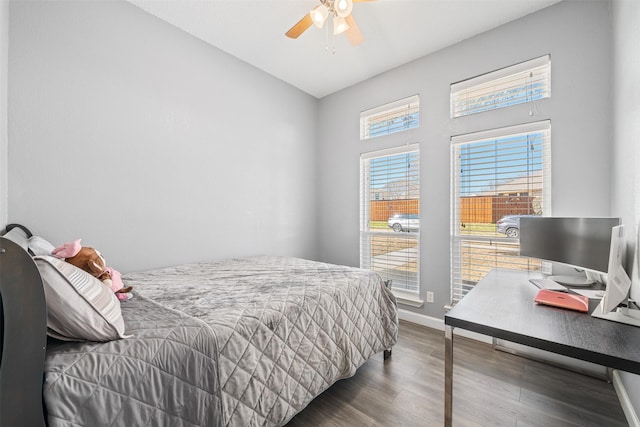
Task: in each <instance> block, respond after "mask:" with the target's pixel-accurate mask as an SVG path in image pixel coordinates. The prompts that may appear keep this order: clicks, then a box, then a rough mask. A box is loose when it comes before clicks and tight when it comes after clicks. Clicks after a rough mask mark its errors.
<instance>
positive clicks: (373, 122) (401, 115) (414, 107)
mask: <svg viewBox="0 0 640 427" xmlns="http://www.w3.org/2000/svg"><path fill="white" fill-rule="evenodd" d="M398 121H400V122H402V123H401V124H398V123H397V122H398ZM372 127H377V128H378V129H377V131H375V132H373V133H372V132H371V129H372ZM417 127H420V95H413V96H409V97H407V98H403V99H400V100H397V101H394V102H389V103H387V104H384V105H381V106H379V107H375V108H371V109H369V110H365V111H362V112H361V113H360V140H362V141H363V140H365V139H370V138H376V137H378V136H383V135H389V134H392V133H396V132H402V131H406V130H409V129H415V128H417Z"/></svg>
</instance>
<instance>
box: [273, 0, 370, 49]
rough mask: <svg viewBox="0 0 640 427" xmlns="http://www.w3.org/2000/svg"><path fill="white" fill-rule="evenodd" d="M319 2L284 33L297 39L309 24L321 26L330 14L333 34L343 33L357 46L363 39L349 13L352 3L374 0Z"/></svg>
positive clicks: (327, 0)
mask: <svg viewBox="0 0 640 427" xmlns="http://www.w3.org/2000/svg"><path fill="white" fill-rule="evenodd" d="M319 1H320V4H319V5H318V6H316V7H314V8H313V9H311V11H310V12H309V13H307V14H306V15H304V16H303V17H302V19H301V20H299V21H298V22H297V23H296V24H295V25H294V26H293V27H291V29H290V30H289V31H287V32H286V33H285V35H286V36H287V37H290V38H292V39H297V38H298V37H299V36H300V34H302V33H304V32H305V31H306V30H307V29H308V28H309V27H310V26H311V24H314V25H315V26H316V27H318V28H322V26H323V25H324V23H325V22H326V21H327V20H328V18H329V17H330V16H332V17H333V19H332V23H333V34H334V35H337V34H342V33H345V34H346V36H347V38H348V39H349V42H350V43H351V44H352V45H354V46H357V45H359V44H360V43H362V42H363V41H364V37H363V36H362V33H361V32H360V29H359V28H358V24H356V20H355V19H354V18H353V16H352V15H351V10H352V9H353V3H360V2H366V1H374V0H319Z"/></svg>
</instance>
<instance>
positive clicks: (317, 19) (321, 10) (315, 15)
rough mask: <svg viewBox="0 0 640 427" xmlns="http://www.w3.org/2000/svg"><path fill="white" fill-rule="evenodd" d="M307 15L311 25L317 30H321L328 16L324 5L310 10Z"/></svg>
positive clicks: (327, 10)
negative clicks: (311, 22)
mask: <svg viewBox="0 0 640 427" xmlns="http://www.w3.org/2000/svg"><path fill="white" fill-rule="evenodd" d="M309 15H311V20H312V21H313V24H314V25H315V26H316V27H318V28H322V26H323V25H324V23H325V21H326V20H327V17H328V16H329V9H327V6H325V5H324V4H321V5H319V6H316V7H314V8H313V9H311V12H309Z"/></svg>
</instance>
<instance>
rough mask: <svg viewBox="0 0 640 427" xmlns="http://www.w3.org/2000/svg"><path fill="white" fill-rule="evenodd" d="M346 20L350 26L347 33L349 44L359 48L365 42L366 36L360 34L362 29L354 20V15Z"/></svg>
mask: <svg viewBox="0 0 640 427" xmlns="http://www.w3.org/2000/svg"><path fill="white" fill-rule="evenodd" d="M344 20H345V21H347V25H348V26H349V29H348V30H347V31H345V34H346V35H347V38H348V39H349V42H350V43H351V45H352V46H358V45H359V44H360V43H362V42H363V41H364V36H363V35H362V33H361V32H360V28H358V24H356V20H355V19H354V18H353V15H349V16H347V17H346V18H344Z"/></svg>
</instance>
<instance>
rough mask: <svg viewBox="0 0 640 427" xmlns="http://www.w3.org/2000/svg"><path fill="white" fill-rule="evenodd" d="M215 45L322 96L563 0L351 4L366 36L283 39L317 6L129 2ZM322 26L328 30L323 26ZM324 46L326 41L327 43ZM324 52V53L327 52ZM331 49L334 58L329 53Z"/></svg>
mask: <svg viewBox="0 0 640 427" xmlns="http://www.w3.org/2000/svg"><path fill="white" fill-rule="evenodd" d="M129 1H130V2H131V3H133V4H135V5H137V6H138V7H140V8H142V9H143V10H145V11H147V12H149V13H151V14H153V15H155V16H157V17H159V18H161V19H162V20H164V21H166V22H169V23H171V24H173V25H175V26H177V27H179V28H182V29H183V30H184V31H186V32H188V33H190V34H192V35H194V36H196V37H198V38H200V39H202V40H204V41H206V42H208V43H210V44H211V45H213V46H216V47H217V48H219V49H221V50H223V51H225V52H227V53H229V54H231V55H233V56H235V57H237V58H240V59H241V60H243V61H245V62H247V63H249V64H252V65H253V66H255V67H257V68H260V69H261V70H263V71H265V72H267V73H269V74H271V75H273V76H275V77H277V78H279V79H281V80H284V81H285V82H288V83H290V84H291V85H293V86H295V87H297V88H299V89H301V90H303V91H305V92H307V93H309V94H311V95H313V96H315V97H316V98H322V97H323V96H325V95H328V94H331V93H333V92H336V91H338V90H340V89H342V88H345V87H348V86H351V85H353V84H355V83H358V82H360V81H363V80H366V79H368V78H370V77H372V76H375V75H376V74H380V73H382V72H384V71H387V70H389V69H392V68H395V67H397V66H399V65H402V64H404V63H407V62H409V61H411V60H413V59H416V58H419V57H421V56H424V55H427V54H429V53H432V52H435V51H438V50H440V49H442V48H444V47H446V46H450V45H452V44H454V43H457V42H459V41H461V40H464V39H467V38H470V37H472V36H474V35H476V34H479V33H482V32H484V31H487V30H490V29H492V28H495V27H497V26H500V25H502V24H504V23H506V22H509V21H512V20H515V19H517V18H520V17H522V16H524V15H527V14H529V13H532V12H535V11H536V10H539V9H542V8H545V7H547V6H550V5H552V4H554V3H557V2H558V1H560V0H377V1H369V2H361V3H356V4H354V7H353V12H352V14H353V17H354V18H355V19H356V22H357V23H358V26H359V27H360V31H361V32H362V33H363V35H364V37H365V41H364V43H363V44H361V45H360V46H357V47H353V46H351V45H350V44H349V42H348V40H347V39H346V37H345V36H344V35H338V36H335V38H334V37H333V36H332V35H328V34H327V32H326V31H325V28H323V29H318V28H316V27H314V26H311V28H309V29H308V30H307V31H306V32H305V33H303V34H302V35H301V36H300V37H299V38H298V39H295V40H294V39H290V38H288V37H285V35H284V33H285V32H286V31H287V30H289V28H291V27H292V26H293V25H294V24H295V23H296V22H298V20H299V19H300V18H302V17H303V16H304V14H306V13H308V12H309V10H310V9H312V8H313V7H314V6H315V5H317V4H319V2H318V0H129ZM325 27H326V25H325ZM327 40H328V43H327ZM327 45H328V46H329V51H328V52H327V51H326V50H325V47H326V46H327ZM333 48H335V53H331V52H332V51H333Z"/></svg>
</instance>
